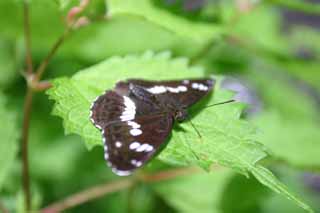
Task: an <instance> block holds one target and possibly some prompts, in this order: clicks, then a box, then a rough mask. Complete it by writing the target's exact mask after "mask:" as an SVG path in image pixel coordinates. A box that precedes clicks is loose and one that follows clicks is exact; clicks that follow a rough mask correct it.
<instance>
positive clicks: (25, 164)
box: [21, 87, 33, 211]
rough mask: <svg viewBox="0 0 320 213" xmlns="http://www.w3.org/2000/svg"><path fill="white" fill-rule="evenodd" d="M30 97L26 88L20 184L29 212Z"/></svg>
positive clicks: (30, 90)
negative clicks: (21, 184)
mask: <svg viewBox="0 0 320 213" xmlns="http://www.w3.org/2000/svg"><path fill="white" fill-rule="evenodd" d="M32 97H33V91H32V89H31V88H29V87H28V89H27V93H26V97H25V101H24V108H23V126H22V140H21V149H22V183H23V192H24V199H25V208H26V210H27V211H28V210H30V207H31V193H30V177H29V157H28V138H29V126H30V116H31V109H32Z"/></svg>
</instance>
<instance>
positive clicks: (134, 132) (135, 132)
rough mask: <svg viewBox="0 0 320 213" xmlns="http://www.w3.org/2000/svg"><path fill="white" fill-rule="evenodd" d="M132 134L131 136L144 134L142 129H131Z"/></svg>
mask: <svg viewBox="0 0 320 213" xmlns="http://www.w3.org/2000/svg"><path fill="white" fill-rule="evenodd" d="M130 134H131V135H132V136H138V135H141V134H142V131H141V129H131V130H130Z"/></svg>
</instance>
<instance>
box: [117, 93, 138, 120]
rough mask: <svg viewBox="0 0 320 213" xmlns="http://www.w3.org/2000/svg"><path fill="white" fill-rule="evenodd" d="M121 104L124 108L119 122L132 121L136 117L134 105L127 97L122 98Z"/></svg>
mask: <svg viewBox="0 0 320 213" xmlns="http://www.w3.org/2000/svg"><path fill="white" fill-rule="evenodd" d="M123 104H124V106H125V108H124V111H123V112H122V114H121V116H120V119H121V121H130V120H133V119H134V118H135V115H136V105H135V103H134V102H133V101H132V100H131V99H130V98H129V97H127V96H123Z"/></svg>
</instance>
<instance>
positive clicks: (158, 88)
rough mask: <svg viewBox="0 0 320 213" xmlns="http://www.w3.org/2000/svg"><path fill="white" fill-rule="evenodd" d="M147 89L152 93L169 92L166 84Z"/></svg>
mask: <svg viewBox="0 0 320 213" xmlns="http://www.w3.org/2000/svg"><path fill="white" fill-rule="evenodd" d="M146 90H147V91H148V92H150V93H152V94H161V93H165V92H167V89H166V87H164V86H154V87H151V88H148V89H146Z"/></svg>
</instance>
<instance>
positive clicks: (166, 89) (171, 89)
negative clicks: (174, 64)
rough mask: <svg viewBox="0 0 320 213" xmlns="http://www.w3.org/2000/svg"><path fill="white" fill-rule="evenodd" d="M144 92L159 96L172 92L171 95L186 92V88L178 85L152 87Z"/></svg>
mask: <svg viewBox="0 0 320 213" xmlns="http://www.w3.org/2000/svg"><path fill="white" fill-rule="evenodd" d="M146 90H147V91H148V92H150V93H152V94H161V93H165V92H172V93H179V92H186V91H187V90H188V88H187V87H186V86H183V85H180V86H178V87H166V86H154V87H151V88H148V89H146Z"/></svg>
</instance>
